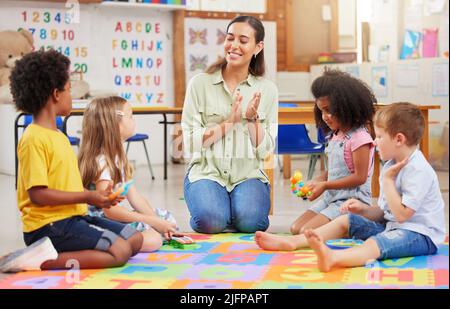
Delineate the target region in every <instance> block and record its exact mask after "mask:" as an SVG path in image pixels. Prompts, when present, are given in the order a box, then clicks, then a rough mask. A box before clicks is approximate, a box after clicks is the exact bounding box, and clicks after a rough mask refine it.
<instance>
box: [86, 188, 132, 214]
mask: <svg viewBox="0 0 450 309" xmlns="http://www.w3.org/2000/svg"><path fill="white" fill-rule="evenodd" d="M111 193H112V184H111V183H110V184H109V185H108V187H107V188H106V189H105V190H98V191H88V197H87V201H86V202H87V203H88V204H89V205H94V206H96V207H98V208H110V207H111V206H115V205H117V204H118V203H120V202H121V201H123V199H124V198H125V197H123V196H117V197H116V198H114V199H113V200H111V199H110V198H109V196H110V194H111Z"/></svg>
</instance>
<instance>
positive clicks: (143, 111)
mask: <svg viewBox="0 0 450 309" xmlns="http://www.w3.org/2000/svg"><path fill="white" fill-rule="evenodd" d="M132 109H133V114H134V115H155V114H160V115H162V116H163V121H160V122H159V123H161V124H164V179H167V125H169V124H173V123H176V122H173V121H167V115H169V114H172V115H174V114H181V113H182V112H183V108H182V107H164V106H161V107H160V106H135V107H132ZM83 113H84V108H73V109H72V111H71V112H70V114H69V115H68V116H66V117H64V121H63V132H64V134H66V135H67V121H68V120H69V118H70V117H71V116H82V115H83ZM25 115H27V113H20V114H18V115H17V117H16V120H15V123H14V137H15V147H14V149H15V165H16V166H15V170H16V187H17V167H18V162H17V144H18V140H19V128H21V127H22V128H23V127H24V125H22V124H19V119H20V118H21V117H23V116H25Z"/></svg>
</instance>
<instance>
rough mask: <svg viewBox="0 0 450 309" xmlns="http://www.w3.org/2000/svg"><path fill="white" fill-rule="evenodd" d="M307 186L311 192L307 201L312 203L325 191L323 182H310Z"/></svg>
mask: <svg viewBox="0 0 450 309" xmlns="http://www.w3.org/2000/svg"><path fill="white" fill-rule="evenodd" d="M307 186H308V188H309V189H310V190H311V195H310V196H309V197H308V200H310V201H314V200H315V199H316V198H318V197H319V196H321V195H322V193H323V192H324V191H325V189H326V187H325V182H324V181H312V182H310V183H308V184H307Z"/></svg>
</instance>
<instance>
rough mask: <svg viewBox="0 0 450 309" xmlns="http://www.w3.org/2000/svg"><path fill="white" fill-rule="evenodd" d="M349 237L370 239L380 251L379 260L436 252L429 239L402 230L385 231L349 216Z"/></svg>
mask: <svg viewBox="0 0 450 309" xmlns="http://www.w3.org/2000/svg"><path fill="white" fill-rule="evenodd" d="M348 222H349V235H350V237H351V238H354V239H362V240H366V239H369V238H372V239H373V240H375V241H376V243H377V245H378V248H379V249H380V257H379V258H378V259H379V260H385V259H396V258H401V257H408V256H419V255H431V254H435V253H436V251H437V248H436V246H435V245H434V244H433V242H432V241H431V239H430V237H428V236H425V235H422V234H420V233H417V232H413V231H410V230H404V229H395V230H390V231H386V226H385V224H383V223H379V222H374V221H371V220H369V219H367V218H364V217H362V216H359V215H355V214H349V215H348Z"/></svg>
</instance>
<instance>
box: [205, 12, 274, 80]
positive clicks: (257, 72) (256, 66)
mask: <svg viewBox="0 0 450 309" xmlns="http://www.w3.org/2000/svg"><path fill="white" fill-rule="evenodd" d="M234 23H247V24H249V25H250V26H251V27H252V28H253V30H255V41H256V43H257V44H258V43H259V42H262V41H264V36H265V31H264V26H263V24H262V22H261V21H260V20H259V19H258V18H256V17H253V16H247V15H242V16H237V17H235V18H234V19H233V20H232V21H230V23H229V24H228V26H227V33H228V29H230V26H231V25H232V24H234ZM226 65H227V61H226V59H225V58H220V59H219V60H217V61H216V62H215V63H213V64H211V65H210V66H209V67H208V68H207V69H206V70H205V72H206V73H208V74H212V73H214V72H216V71H218V70H221V69H222V68H223V67H224V66H226ZM248 71H249V72H250V73H251V74H252V75H254V76H264V73H265V72H266V65H265V62H264V49H263V50H261V51H260V52H259V53H258V55H256V58H255V57H253V58H252V60H251V61H250V66H249V68H248Z"/></svg>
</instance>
